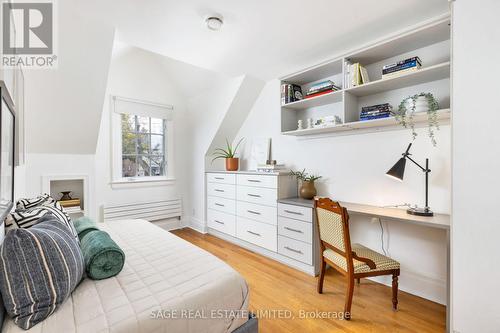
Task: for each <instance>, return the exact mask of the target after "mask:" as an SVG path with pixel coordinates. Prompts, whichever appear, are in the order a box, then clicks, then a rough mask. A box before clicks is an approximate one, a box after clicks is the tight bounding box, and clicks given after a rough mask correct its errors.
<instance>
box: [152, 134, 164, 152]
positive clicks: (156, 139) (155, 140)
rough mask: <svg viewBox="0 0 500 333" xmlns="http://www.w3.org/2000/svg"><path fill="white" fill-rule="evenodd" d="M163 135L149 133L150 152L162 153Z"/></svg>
mask: <svg viewBox="0 0 500 333" xmlns="http://www.w3.org/2000/svg"><path fill="white" fill-rule="evenodd" d="M163 153H164V151H163V135H155V134H151V154H154V155H163Z"/></svg>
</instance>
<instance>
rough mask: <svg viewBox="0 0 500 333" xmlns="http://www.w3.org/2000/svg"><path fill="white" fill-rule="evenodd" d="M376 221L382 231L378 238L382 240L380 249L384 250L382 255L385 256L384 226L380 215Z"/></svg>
mask: <svg viewBox="0 0 500 333" xmlns="http://www.w3.org/2000/svg"><path fill="white" fill-rule="evenodd" d="M377 219H378V223H379V225H380V230H381V231H382V232H381V234H380V239H381V240H382V251H383V252H384V255H385V256H387V252H386V251H385V246H384V226H383V225H382V220H381V219H380V217H377Z"/></svg>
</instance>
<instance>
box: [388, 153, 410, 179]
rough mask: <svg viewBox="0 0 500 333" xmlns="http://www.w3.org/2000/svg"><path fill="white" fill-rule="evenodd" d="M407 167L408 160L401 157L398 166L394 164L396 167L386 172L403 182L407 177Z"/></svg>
mask: <svg viewBox="0 0 500 333" xmlns="http://www.w3.org/2000/svg"><path fill="white" fill-rule="evenodd" d="M405 166H406V158H404V157H401V158H400V159H399V161H397V162H396V164H394V166H393V167H392V168H391V169H390V170H389V171H387V172H386V175H387V176H389V177H393V178H396V179H398V180H401V181H402V180H403V177H404V175H405Z"/></svg>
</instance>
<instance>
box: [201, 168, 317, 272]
mask: <svg viewBox="0 0 500 333" xmlns="http://www.w3.org/2000/svg"><path fill="white" fill-rule="evenodd" d="M296 195H297V182H296V180H295V178H293V177H290V175H289V174H288V173H286V174H285V173H269V174H267V173H256V172H250V171H249V172H244V171H239V172H207V173H206V203H207V214H206V216H207V227H208V231H209V233H211V234H213V235H215V236H217V237H220V238H223V239H225V240H228V241H231V242H233V243H235V244H238V245H240V246H243V247H246V248H249V249H250V250H252V251H255V252H258V253H260V254H263V255H266V256H268V257H271V258H272V259H275V260H279V261H281V262H283V263H285V264H287V265H290V266H292V267H295V268H298V269H301V270H303V271H305V272H307V273H309V274H315V273H316V272H317V264H316V260H315V254H316V252H317V251H315V250H314V246H315V244H316V242H314V236H313V235H314V227H315V225H314V223H313V214H312V208H310V207H309V208H304V207H299V206H297V207H296V206H294V205H289V204H288V205H287V204H283V203H280V202H279V201H280V200H282V199H285V198H290V197H295V196H296Z"/></svg>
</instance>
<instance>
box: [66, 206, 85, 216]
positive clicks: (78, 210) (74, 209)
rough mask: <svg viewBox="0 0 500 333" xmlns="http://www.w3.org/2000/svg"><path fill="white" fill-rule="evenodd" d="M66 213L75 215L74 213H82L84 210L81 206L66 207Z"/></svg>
mask: <svg viewBox="0 0 500 333" xmlns="http://www.w3.org/2000/svg"><path fill="white" fill-rule="evenodd" d="M64 211H65V212H66V213H68V214H73V213H81V212H82V208H81V207H80V206H74V207H64Z"/></svg>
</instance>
